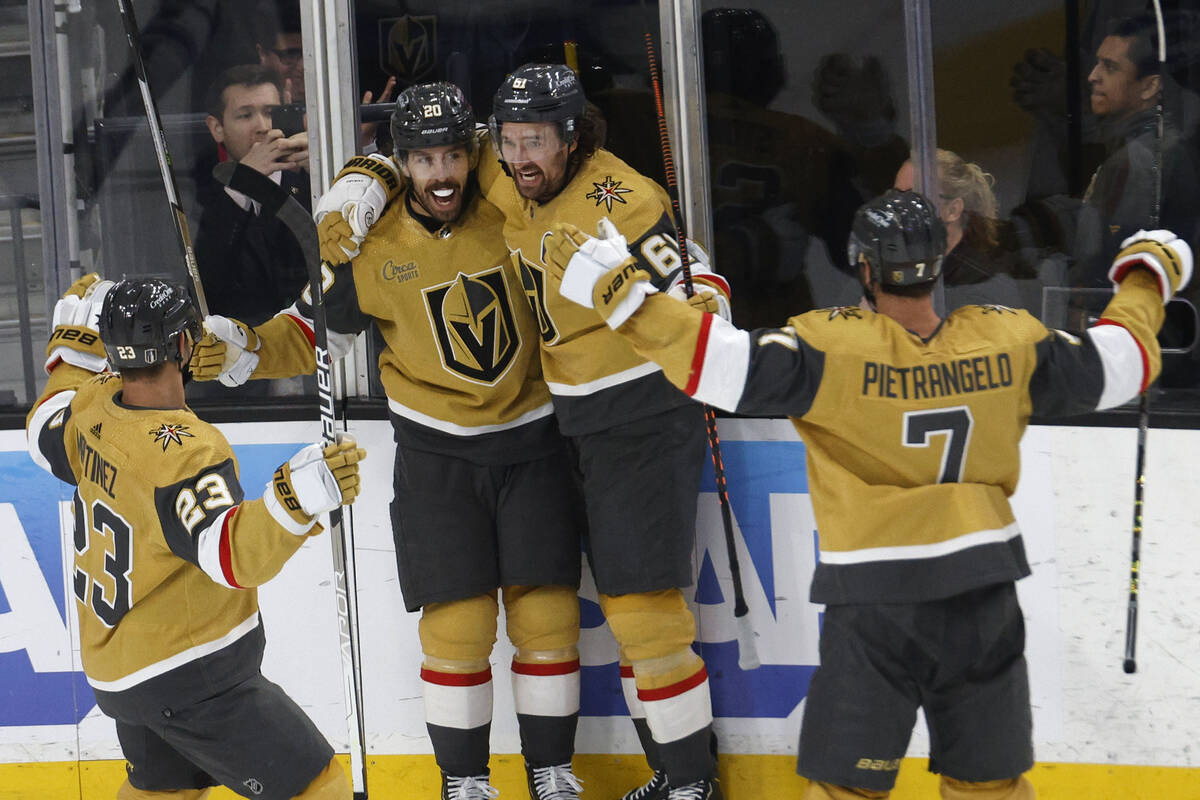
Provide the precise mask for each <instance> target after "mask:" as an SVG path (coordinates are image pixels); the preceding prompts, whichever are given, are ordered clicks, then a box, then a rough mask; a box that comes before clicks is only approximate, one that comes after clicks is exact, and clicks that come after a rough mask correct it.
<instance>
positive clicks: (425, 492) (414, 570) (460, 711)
mask: <svg viewBox="0 0 1200 800" xmlns="http://www.w3.org/2000/svg"><path fill="white" fill-rule="evenodd" d="M474 126H475V117H474V114H473V112H472V111H471V107H470V105H469V104H468V103H467V100H466V98H465V97H464V96H463V94H462V92H461V91H460V90H459V89H458V87H456V86H454V85H452V84H449V83H433V84H424V85H420V86H415V87H412V88H410V89H407V90H406V91H404V92H403V93H402V94H401V95H400V97H399V98H398V100H397V105H396V111H395V112H394V113H393V115H392V122H391V130H392V139H393V141H394V142H395V148H396V162H397V163H398V164H399V165H400V169H401V170H402V171H403V174H404V176H405V179H406V181H405V182H406V185H407V188H406V189H405V191H404V193H403V195H402V196H401V197H400V198H399V199H398V200H397V201H396V202H393V203H391V204H390V205H389V206H388V207H387V210H386V211H384V212H383V214H382V216H381V217H380V219H379V222H378V224H377V225H376V226H375V227H374V228H373V229H372V230H371V233H370V236H369V237H367V239H366V241H365V243H364V244H363V245H362V248H361V251H359V252H358V253H357V255H356V257H355V258H354V259H353V261H352V262H351V263H348V264H342V265H341V266H337V267H334V268H333V271H332V284H331V285H330V286H329V287H328V288H327V289H326V294H325V303H326V306H327V313H328V319H329V326H330V329H331V335H330V341H331V346H332V347H333V349H334V350H335V351H340V352H345V350H348V349H349V346H350V344H351V343H352V341H353V337H354V335H355V334H357V333H358V332H360V331H363V330H366V329H367V327H368V326H369V325H370V324H371V322H372V321H374V322H375V324H376V325H377V326H378V328H379V330H380V332H381V333H382V334H383V338H384V341H385V343H386V346H385V348H384V350H383V352H382V354H381V355H380V358H379V368H380V374H381V377H382V381H383V385H384V389H385V390H386V392H387V397H388V408H389V410H390V416H391V420H392V424H393V426H394V429H395V438H396V466H395V476H394V489H395V497H394V500H393V502H392V523H393V524H392V534H393V536H394V538H395V543H396V562H397V567H398V569H399V574H400V588H401V592H402V593H403V595H404V604H405V606H406V608H407V609H408V610H409V611H417V610H421V612H422V615H421V622H420V628H419V631H420V638H421V647H422V650H423V651H424V663H423V665H422V669H421V679H422V684H423V686H424V692H425V718H426V722H427V725H428V730H429V737H430V740H431V741H432V743H433V750H434V754H435V756H436V758H437V763H438V766H439V767H440V768H441V770H442V776H443V797H444V798H450V797H453V798H455V800H485V798H487V797H489V796H490V795H489V792H491V791H492V787H491V786H490V785H489V783H488V756H489V752H490V749H489V743H488V737H489V732H490V727H491V719H492V673H491V666H490V664H489V662H488V657H489V656H490V654H491V651H492V645H493V644H494V643H495V640H496V617H497V613H498V603H497V589H501V596H502V598H503V602H504V608H505V616H506V619H507V623H508V636H509V639H510V640H511V641H512V643H513V645H514V647H515V648H516V651H517V652H516V655H515V657H514V659H513V664H512V677H513V686H514V694H515V703H516V711H517V721H518V725H519V727H520V732H521V745H522V752H523V754H524V756H525V761H526V770H527V773H528V779H529V788H530V794H531V795H532V797H533V798H534V799H535V800H571V798H575V797H577V796H578V795H577V792H578V791H579V788H580V784H579V782H578V779H577V778H576V777H575V776H574V774H573V773H572V772H571V758H572V756H573V755H574V750H575V726H576V721H577V719H578V716H579V652H578V650H577V642H578V638H579V601H578V599H577V597H576V595H577V592H578V588H579V572H580V532H581V529H582V525H583V520H582V512H581V511H580V510H579V509H580V507H581V502H580V500H579V497H578V492H577V490H576V488H575V486H574V483H573V481H572V478H571V465H570V461H569V460H568V455H567V450H566V441H565V440H564V439H563V438H562V436H561V435H560V434H559V433H558V429H557V426H556V425H555V420H554V409H553V407H552V406H551V404H550V396H549V394H548V393H547V391H546V384H545V381H543V380H542V371H541V365H540V363H539V361H538V345H537V342H538V330H537V323H536V321H535V320H534V318H533V315H532V313H531V312H530V309H529V307H528V306H527V305H526V304H525V303H524V302H523V300H522V299H521V296H520V289H519V288H518V287H519V280H520V278H519V277H518V276H517V273H516V270H515V268H514V267H513V262H512V260H511V259H510V257H509V254H508V250H507V249H506V248H505V246H504V238H503V231H502V225H503V217H502V216H501V214H500V212H499V211H498V210H497V209H496V207H495V206H493V205H492V204H491V203H489V202H488V201H487V200H486V199H484V198H483V197H482V196H481V194H480V192H479V188H478V185H477V183H476V180H475V175H474V165H475V163H476V161H477V160H478V156H479V152H478V149H477V148H478V145H477V143H476V141H475V136H474ZM377 163H378V161H377V160H376V161H373V160H371V159H356V160H355V161H354V162H352V167H351V169H361V170H366V171H368V172H370V171H371V170H372V169H373V168H374V165H375V164H377ZM350 174H351V175H352V178H351V179H350V180H359V181H362V182H365V183H366V184H370V185H373V184H374V183H375V181H374V179H373V178H371V177H367V176H366V175H363V174H359V173H353V172H352V173H350ZM386 174H387V175H388V176H389V177H390V173H386ZM325 207H328V206H327V199H323V200H322V202H321V204H320V205H319V206H318V208H325ZM339 208H340V205H339ZM345 260H346V256H345V255H344V254H342V253H340V251H339V253H338V258H337V261H338V262H341V261H345ZM311 313H312V310H311V308H310V306H309V305H308V304H307V302H305V301H304V300H303V299H302V300H301V302H300V303H298V304H297V305H296V306H294V307H293V308H291V309H289V311H288V312H287V313H285V314H281V315H279V316H277V317H276V318H275V319H273V320H271V321H269V322H267V323H265V324H263V325H261V326H259V327H257V328H254V329H251V328H247V327H246V326H244V325H242V324H241V323H238V322H236V321H231V320H227V319H221V318H210V319H209V320H208V321H207V322H208V324H209V326H210V327H211V328H213V329H214V330H215V331H217V332H219V333H220V334H221V335H222V336H224V340H221V339H216V338H209V339H206V340H205V341H204V342H203V343H202V346H201V348H200V349H199V351H198V353H197V358H196V360H195V365H196V369H197V371H198V377H202V378H210V379H211V378H212V377H218V376H219V377H220V378H221V380H222V381H223V382H225V383H227V384H236V383H239V382H240V381H243V380H245V379H246V377H248V376H250V375H251V373H252V376H253V377H255V378H271V377H284V376H291V375H297V374H301V373H306V372H311V371H312V370H313V369H314V367H315V361H314V356H313V348H312V344H311V337H312V322H311ZM336 354H337V353H336V352H335V355H336Z"/></svg>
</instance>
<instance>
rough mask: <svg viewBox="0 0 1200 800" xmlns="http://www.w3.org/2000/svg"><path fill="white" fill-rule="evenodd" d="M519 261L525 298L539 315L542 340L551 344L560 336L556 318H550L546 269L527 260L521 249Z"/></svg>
mask: <svg viewBox="0 0 1200 800" xmlns="http://www.w3.org/2000/svg"><path fill="white" fill-rule="evenodd" d="M517 263H518V264H520V269H521V288H522V289H524V290H525V300H526V301H527V302H528V303H529V307H530V308H531V309H533V315H534V316H535V317H537V322H538V332H539V333H540V334H541V335H542V341H544V342H546V343H547V344H549V343H551V342H553V341H554V340H555V339H557V338H558V329H557V328H555V327H554V320H552V319H551V318H550V312H549V311H548V310H547V309H546V271H545V270H544V269H542V268H541V267H539V266H535V265H534V264H530V263H529V262H528V261H526V260H525V257H524V256H522V255H521V251H520V250H518V251H517Z"/></svg>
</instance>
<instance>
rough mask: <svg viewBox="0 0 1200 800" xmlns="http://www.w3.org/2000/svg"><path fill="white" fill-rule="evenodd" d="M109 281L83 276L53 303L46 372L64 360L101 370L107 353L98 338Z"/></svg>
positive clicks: (95, 370) (111, 285)
mask: <svg viewBox="0 0 1200 800" xmlns="http://www.w3.org/2000/svg"><path fill="white" fill-rule="evenodd" d="M112 287H113V282H112V281H106V280H101V279H100V276H99V275H98V274H97V273H95V272H91V273H88V274H87V275H84V276H83V277H82V278H80V279H79V280H77V281H75V283H73V284H71V287H70V288H69V289H67V291H66V293H65V294H63V296H62V299H61V300H59V301H58V302H57V303H55V304H54V316H53V332H52V333H51V334H50V341H49V343H48V344H47V345H46V364H45V366H46V372H47V373H49V372H50V371H51V370H52V369H54V367H55V366H56V365H57V364H58V363H59V362H60V361H65V362H67V363H68V364H71V365H73V366H76V367H81V368H83V369H86V370H88V371H89V372H104V370H106V369H107V368H108V356H107V355H106V354H105V352H104V344H103V343H102V342H101V341H100V330H99V326H98V322H99V320H100V308H101V307H102V306H103V305H104V298H105V297H106V296H107V295H108V291H109V289H111V288H112Z"/></svg>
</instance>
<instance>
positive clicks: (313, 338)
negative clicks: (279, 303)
mask: <svg viewBox="0 0 1200 800" xmlns="http://www.w3.org/2000/svg"><path fill="white" fill-rule="evenodd" d="M293 308H295V306H293ZM283 316H285V317H287V318H288V319H290V320H291V321H292V322H294V323H296V327H297V328H299V329H300V332H301V333H303V334H304V338H306V339H308V346H309V347H316V346H317V335H316V334H315V333H314V332H313V326H312V321H311V320H307V319H305V318H304V317H302V316H300V315H299V314H291V313H288V312H287V311H285V312H283Z"/></svg>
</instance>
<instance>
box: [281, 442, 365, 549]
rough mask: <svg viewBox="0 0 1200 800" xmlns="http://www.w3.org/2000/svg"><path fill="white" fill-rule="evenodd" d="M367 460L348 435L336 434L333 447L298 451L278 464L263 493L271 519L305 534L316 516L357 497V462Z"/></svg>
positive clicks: (324, 445)
mask: <svg viewBox="0 0 1200 800" xmlns="http://www.w3.org/2000/svg"><path fill="white" fill-rule="evenodd" d="M366 457H367V451H366V450H364V449H363V448H361V447H359V446H358V443H357V442H356V441H355V440H354V437H352V436H349V435H347V434H338V437H337V441H336V442H334V443H333V444H322V443H320V442H318V443H317V444H310V445H308V446H307V447H305V448H303V449H301V450H300V451H299V452H298V453H296V455H294V456H292V457H291V458H290V459H288V460H287V461H286V462H285V463H283V464H280V465H279V469H277V470H275V476H274V477H273V478H272V479H271V482H270V483H269V484H268V485H267V488H266V491H264V492H263V497H264V498H265V499H266V502H267V508H268V510H269V511H270V512H271V516H272V517H274V518H275V520H276V521H277V522H279V524H281V525H283V527H285V528H287V529H288V530H289V531H291V532H292V533H295V534H297V535H300V534H303V533H307V532H308V530H309V529H310V528H311V527H312V524H313V523H314V522H315V521H316V518H317V517H318V516H319V515H321V514H324V513H325V512H326V511H332V510H333V509H335V508H337V507H338V506H340V505H349V504H350V503H353V502H354V498H356V497H358V489H359V477H358V462H360V461H362V460H363V459H364V458H366ZM281 512H282V513H281ZM284 514H286V518H284V516H283V515H284ZM289 521H290V522H289Z"/></svg>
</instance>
